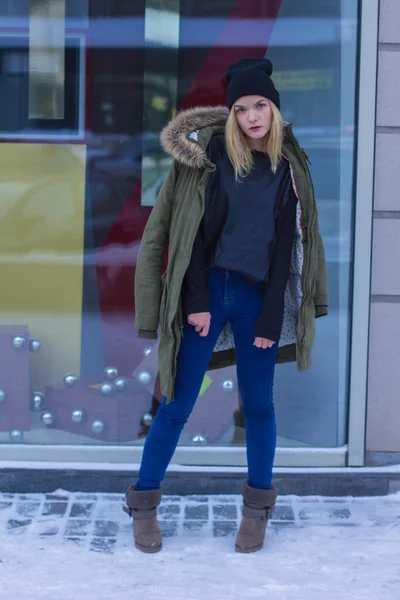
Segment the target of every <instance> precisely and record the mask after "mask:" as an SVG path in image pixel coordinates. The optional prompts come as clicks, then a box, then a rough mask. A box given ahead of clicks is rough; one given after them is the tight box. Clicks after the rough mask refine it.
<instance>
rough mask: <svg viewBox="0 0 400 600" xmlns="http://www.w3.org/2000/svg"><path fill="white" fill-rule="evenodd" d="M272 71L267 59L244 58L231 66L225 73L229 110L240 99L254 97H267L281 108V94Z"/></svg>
mask: <svg viewBox="0 0 400 600" xmlns="http://www.w3.org/2000/svg"><path fill="white" fill-rule="evenodd" d="M272 70H273V67H272V63H271V61H270V60H268V59H267V58H242V59H241V60H238V61H237V62H235V63H234V64H233V65H231V66H230V67H229V69H227V70H226V71H225V73H224V79H225V81H226V82H227V84H228V90H227V92H226V101H227V104H228V106H229V110H230V109H231V108H232V106H233V104H234V103H235V102H236V100H237V99H238V98H241V97H242V96H253V95H260V96H265V98H269V100H272V102H273V103H274V104H276V106H277V107H278V108H280V100H279V93H278V91H277V89H276V88H275V86H274V83H273V81H272V79H271V77H270V75H272Z"/></svg>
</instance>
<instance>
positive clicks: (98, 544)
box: [90, 537, 117, 554]
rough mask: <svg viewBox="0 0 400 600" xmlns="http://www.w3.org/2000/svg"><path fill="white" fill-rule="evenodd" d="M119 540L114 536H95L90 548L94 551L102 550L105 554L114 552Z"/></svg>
mask: <svg viewBox="0 0 400 600" xmlns="http://www.w3.org/2000/svg"><path fill="white" fill-rule="evenodd" d="M116 542H117V540H116V539H112V538H107V539H104V538H102V537H95V538H93V539H92V541H91V542H90V550H91V551H92V552H102V553H103V554H112V553H113V552H114V549H115V545H116Z"/></svg>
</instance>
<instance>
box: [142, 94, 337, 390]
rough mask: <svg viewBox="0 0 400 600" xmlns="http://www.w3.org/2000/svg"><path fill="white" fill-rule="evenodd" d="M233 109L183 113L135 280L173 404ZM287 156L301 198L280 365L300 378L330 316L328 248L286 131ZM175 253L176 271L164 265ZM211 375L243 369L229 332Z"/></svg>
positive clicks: (169, 131)
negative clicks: (186, 317) (211, 152)
mask: <svg viewBox="0 0 400 600" xmlns="http://www.w3.org/2000/svg"><path fill="white" fill-rule="evenodd" d="M227 117H228V109H227V108H226V107H223V106H217V107H204V108H203V107H199V108H195V109H190V110H187V111H183V112H181V113H179V114H178V115H177V116H176V117H175V118H174V119H172V121H171V122H170V123H169V124H168V125H167V127H166V128H165V129H164V130H163V131H162V133H161V143H162V145H163V148H164V150H165V151H166V152H167V153H168V154H169V155H170V156H171V157H172V158H173V162H172V165H171V167H170V170H169V172H168V175H167V177H166V179H165V181H164V183H163V185H162V188H161V190H160V193H159V195H158V198H157V202H156V204H155V206H154V208H153V210H152V212H151V214H150V217H149V219H148V221H147V224H146V227H145V231H144V234H143V238H142V242H141V247H140V251H139V255H138V262H137V265H136V275H135V305H136V327H137V329H138V330H139V337H142V338H153V339H156V338H157V330H158V327H159V326H160V342H159V349H158V364H159V373H160V384H161V393H162V394H163V395H165V396H166V397H167V400H168V401H170V400H172V399H173V389H174V380H175V372H176V360H177V354H178V350H179V345H180V341H181V337H182V329H183V319H182V307H181V289H182V282H183V278H184V275H185V272H186V269H187V267H188V264H189V261H190V258H191V252H192V247H193V243H194V239H195V236H196V233H197V230H198V228H199V225H200V222H201V220H202V217H203V214H204V199H205V189H206V186H207V182H208V178H209V175H210V173H211V172H212V171H213V170H215V165H213V164H212V163H211V162H210V161H209V160H208V158H207V154H206V150H207V146H208V144H209V141H210V139H211V137H212V136H213V135H215V134H221V133H223V132H224V127H225V123H226V120H227ZM282 153H283V156H284V158H285V160H287V161H288V162H289V164H290V170H291V175H292V183H293V188H294V191H295V193H296V196H297V198H298V203H297V220H296V230H295V232H294V241H293V249H292V260H291V266H290V270H289V280H288V284H287V288H286V292H285V311H284V321H283V323H284V325H283V327H282V335H281V339H280V342H279V349H278V356H277V362H289V361H297V368H298V370H299V371H305V370H306V369H308V368H309V367H310V364H311V350H312V345H313V341H314V336H315V318H316V317H320V316H323V315H326V314H327V312H328V285H327V277H326V265H325V254H324V248H323V244H322V240H321V236H320V233H319V227H318V215H317V207H316V202H315V196H314V189H313V184H312V180H311V175H310V171H309V169H308V164H307V161H308V158H307V155H306V154H305V152H304V150H303V149H302V148H300V146H299V144H298V142H297V140H296V139H295V137H294V135H293V132H292V127H291V125H290V124H285V129H284V140H283V146H282ZM167 246H168V266H167V269H166V271H165V272H164V273H163V274H162V273H161V270H162V261H163V256H164V253H165V250H166V248H167ZM216 348H218V349H219V351H214V353H213V356H212V358H211V361H210V365H209V368H210V369H211V368H221V367H226V366H229V365H233V364H235V349H234V341H233V336H232V332H231V329H230V325H229V324H228V325H227V327H226V328H225V330H224V332H222V333H221V337H220V340H219V341H218V343H217V345H216Z"/></svg>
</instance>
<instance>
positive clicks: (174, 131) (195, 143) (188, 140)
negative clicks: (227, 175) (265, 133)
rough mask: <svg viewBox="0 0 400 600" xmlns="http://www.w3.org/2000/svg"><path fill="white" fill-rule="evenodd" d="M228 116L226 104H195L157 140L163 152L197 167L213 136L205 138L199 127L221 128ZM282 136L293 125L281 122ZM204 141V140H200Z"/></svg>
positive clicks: (286, 134) (177, 118) (170, 124)
mask: <svg viewBox="0 0 400 600" xmlns="http://www.w3.org/2000/svg"><path fill="white" fill-rule="evenodd" d="M228 116H229V110H228V108H227V107H226V106H197V107H196V108H189V109H187V110H183V111H182V112H180V113H178V114H177V115H176V117H174V118H173V119H171V121H170V122H169V123H168V125H167V126H166V127H164V129H163V130H162V131H161V135H160V140H161V145H162V147H163V148H164V150H165V152H166V153H167V154H169V155H170V156H172V158H174V159H175V160H177V161H178V162H180V163H182V164H184V165H186V166H188V167H192V168H196V169H200V168H201V167H203V166H204V165H205V163H206V162H207V160H208V159H207V154H206V151H207V145H208V142H209V140H210V138H211V135H213V132H210V134H209V135H208V136H206V137H205V138H204V139H202V138H201V136H198V135H197V134H198V132H199V130H202V129H205V128H206V127H214V128H215V129H216V130H217V129H220V128H224V127H225V124H226V121H227V119H228ZM283 125H284V139H288V138H291V137H293V131H292V124H291V123H287V122H286V121H284V122H283ZM202 142H203V143H202Z"/></svg>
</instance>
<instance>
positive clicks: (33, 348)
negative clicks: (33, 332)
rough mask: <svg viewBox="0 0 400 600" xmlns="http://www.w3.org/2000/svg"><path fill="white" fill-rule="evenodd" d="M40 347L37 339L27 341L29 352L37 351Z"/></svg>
mask: <svg viewBox="0 0 400 600" xmlns="http://www.w3.org/2000/svg"><path fill="white" fill-rule="evenodd" d="M41 347H42V344H41V342H39V340H31V341H30V342H29V350H30V351H31V352H39V350H40V348H41Z"/></svg>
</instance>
